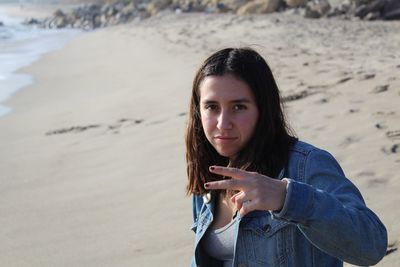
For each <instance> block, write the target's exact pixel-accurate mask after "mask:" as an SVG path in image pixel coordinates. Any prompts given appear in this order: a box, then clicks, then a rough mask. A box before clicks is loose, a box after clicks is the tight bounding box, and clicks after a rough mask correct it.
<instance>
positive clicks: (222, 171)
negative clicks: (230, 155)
mask: <svg viewBox="0 0 400 267" xmlns="http://www.w3.org/2000/svg"><path fill="white" fill-rule="evenodd" d="M209 170H210V172H212V173H215V174H219V175H222V176H228V177H232V178H234V179H244V178H246V177H248V176H250V175H251V173H250V172H247V171H244V170H241V169H237V168H232V167H222V166H210V168H209Z"/></svg>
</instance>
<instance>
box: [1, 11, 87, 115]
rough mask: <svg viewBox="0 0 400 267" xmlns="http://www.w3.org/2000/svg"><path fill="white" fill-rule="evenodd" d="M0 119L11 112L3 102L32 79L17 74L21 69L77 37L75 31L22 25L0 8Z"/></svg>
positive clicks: (18, 19)
mask: <svg viewBox="0 0 400 267" xmlns="http://www.w3.org/2000/svg"><path fill="white" fill-rule="evenodd" d="M0 21H1V22H2V23H3V26H0V116H3V115H5V114H7V113H8V112H10V111H11V108H10V107H8V106H6V105H5V104H4V102H5V101H6V100H7V99H9V98H10V97H12V95H13V94H14V93H15V92H17V91H18V90H21V89H22V88H24V87H25V86H27V85H29V84H31V83H33V82H34V80H33V79H34V77H31V76H30V75H28V74H25V73H19V72H18V70H19V69H20V68H22V67H26V66H28V65H31V64H32V63H33V62H35V61H37V60H38V59H39V58H40V56H42V55H43V54H45V53H48V52H50V51H53V50H56V49H60V48H62V47H63V46H64V45H65V44H66V43H67V42H68V41H70V40H71V39H73V38H74V37H76V36H77V35H79V34H80V32H79V31H77V30H46V29H38V28H35V27H31V26H26V25H23V24H22V22H23V19H21V18H13V17H10V16H7V15H6V14H4V13H2V11H1V6H0Z"/></svg>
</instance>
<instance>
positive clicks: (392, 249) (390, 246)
mask: <svg viewBox="0 0 400 267" xmlns="http://www.w3.org/2000/svg"><path fill="white" fill-rule="evenodd" d="M396 251H397V240H396V241H394V242H391V243H389V244H388V249H387V251H386V255H385V256H387V255H389V254H391V253H393V252H396Z"/></svg>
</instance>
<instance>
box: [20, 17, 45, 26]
mask: <svg viewBox="0 0 400 267" xmlns="http://www.w3.org/2000/svg"><path fill="white" fill-rule="evenodd" d="M22 24H24V25H40V24H42V23H41V21H40V20H38V19H34V18H30V19H26V20H25V21H24V22H23V23H22Z"/></svg>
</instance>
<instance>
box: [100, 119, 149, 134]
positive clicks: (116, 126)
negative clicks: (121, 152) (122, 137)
mask: <svg viewBox="0 0 400 267" xmlns="http://www.w3.org/2000/svg"><path fill="white" fill-rule="evenodd" d="M142 122H143V119H127V118H122V119H119V120H118V121H117V122H116V123H113V124H110V125H108V127H107V128H108V130H109V131H113V133H114V134H116V133H119V130H120V129H121V128H125V127H129V126H132V125H136V124H140V123H142Z"/></svg>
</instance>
